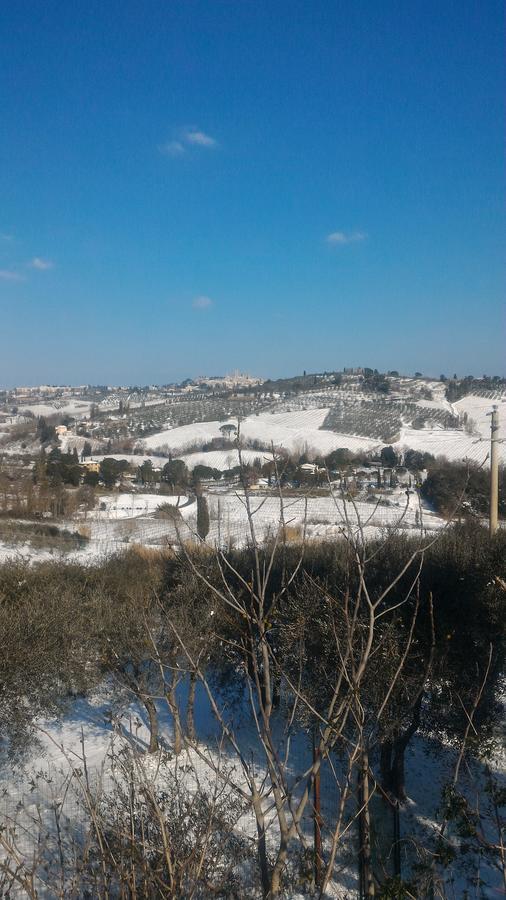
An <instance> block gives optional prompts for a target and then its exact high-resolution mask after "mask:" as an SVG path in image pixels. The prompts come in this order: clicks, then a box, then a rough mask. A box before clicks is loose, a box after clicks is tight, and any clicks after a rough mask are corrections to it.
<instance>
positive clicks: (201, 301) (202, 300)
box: [192, 294, 213, 309]
mask: <svg viewBox="0 0 506 900" xmlns="http://www.w3.org/2000/svg"><path fill="white" fill-rule="evenodd" d="M212 305H213V301H212V300H211V298H210V297H206V296H205V294H201V295H200V296H199V297H195V299H194V300H193V302H192V306H193V308H194V309H209V308H210V307H211V306H212Z"/></svg>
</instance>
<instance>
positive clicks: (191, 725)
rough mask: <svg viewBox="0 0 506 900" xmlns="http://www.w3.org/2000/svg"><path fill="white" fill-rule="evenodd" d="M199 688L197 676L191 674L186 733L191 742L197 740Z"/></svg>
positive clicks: (193, 673)
mask: <svg viewBox="0 0 506 900" xmlns="http://www.w3.org/2000/svg"><path fill="white" fill-rule="evenodd" d="M196 687H197V675H196V673H195V672H190V686H189V689H188V706H187V708H186V733H187V735H188V738H189V739H190V741H194V740H195V717H194V707H195V689H196Z"/></svg>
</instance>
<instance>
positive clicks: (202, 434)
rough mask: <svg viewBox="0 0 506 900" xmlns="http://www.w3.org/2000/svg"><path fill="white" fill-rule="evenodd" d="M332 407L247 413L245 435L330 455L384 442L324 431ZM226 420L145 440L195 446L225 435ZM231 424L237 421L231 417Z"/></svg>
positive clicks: (178, 448) (149, 444)
mask: <svg viewBox="0 0 506 900" xmlns="http://www.w3.org/2000/svg"><path fill="white" fill-rule="evenodd" d="M328 411H329V409H328V407H326V408H323V409H311V410H297V411H295V412H282V413H260V414H259V415H258V416H257V415H253V416H247V417H246V418H245V419H243V421H242V422H241V425H240V430H241V434H242V436H243V437H244V438H246V439H247V440H258V441H261V442H262V443H263V444H265V445H266V446H267V447H270V446H271V444H274V446H275V447H278V448H283V449H285V450H287V451H289V452H293V453H296V452H298V453H299V454H302V453H304V452H308V451H309V453H311V451H313V452H314V453H318V454H327V453H330V452H331V451H332V450H337V449H338V448H341V447H345V448H346V449H348V450H352V451H359V450H374V449H375V448H376V447H380V446H381V443H380V442H378V441H374V440H371V439H370V438H366V437H357V436H355V435H345V434H335V433H333V432H331V431H321V430H320V429H321V426H322V425H323V422H324V421H325V418H326V416H327V413H328ZM223 424H224V423H223V422H196V423H195V424H194V425H182V426H181V427H179V428H171V429H168V430H166V431H162V432H158V433H157V434H152V435H150V436H149V437H147V438H145V439H144V441H143V443H144V446H145V447H146V449H152V450H156V449H162V448H165V447H169V448H171V449H172V450H174V451H175V452H182V451H184V450H185V449H186V450H188V449H191V447H192V445H194V444H195V443H196V442H201V441H210V440H212V439H213V438H220V437H223V434H222V432H221V431H220V426H221V425H223ZM230 424H232V425H236V424H237V422H236V421H234V420H232V419H231V420H230Z"/></svg>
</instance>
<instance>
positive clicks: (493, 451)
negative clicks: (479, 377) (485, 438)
mask: <svg viewBox="0 0 506 900" xmlns="http://www.w3.org/2000/svg"><path fill="white" fill-rule="evenodd" d="M498 444H499V410H498V408H497V406H494V407H493V408H492V413H491V420H490V537H492V535H494V534H495V533H496V531H497V519H498V507H499V448H498Z"/></svg>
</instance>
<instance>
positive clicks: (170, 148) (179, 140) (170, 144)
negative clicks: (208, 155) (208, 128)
mask: <svg viewBox="0 0 506 900" xmlns="http://www.w3.org/2000/svg"><path fill="white" fill-rule="evenodd" d="M192 147H203V148H204V149H206V150H213V149H215V148H216V147H218V141H217V140H216V139H215V138H213V137H211V135H210V134H206V133H205V131H201V130H200V129H199V128H180V129H179V130H178V131H177V132H176V137H175V138H174V139H173V140H170V141H166V142H165V143H164V144H159V145H158V151H159V152H160V153H161V154H162V155H163V156H173V157H175V156H184V154H185V153H187V152H188V151H189V150H190V149H191V148H192Z"/></svg>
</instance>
